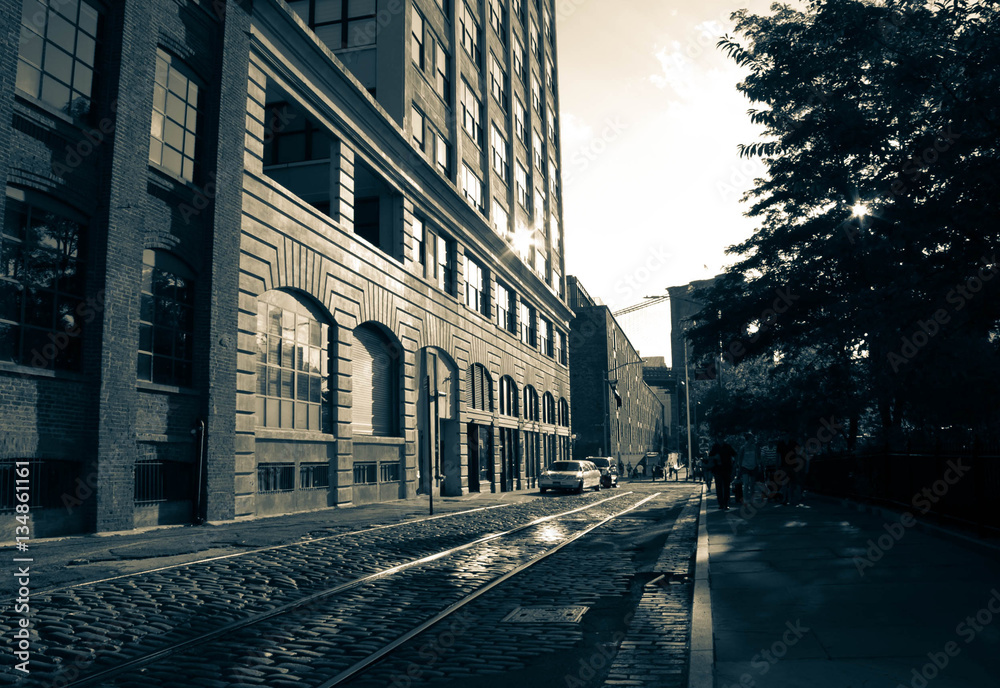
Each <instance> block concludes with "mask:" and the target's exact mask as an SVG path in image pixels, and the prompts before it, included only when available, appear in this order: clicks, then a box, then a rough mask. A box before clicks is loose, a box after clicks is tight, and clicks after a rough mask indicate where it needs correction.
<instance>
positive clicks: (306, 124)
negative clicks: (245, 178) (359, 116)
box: [264, 101, 330, 165]
mask: <svg viewBox="0 0 1000 688" xmlns="http://www.w3.org/2000/svg"><path fill="white" fill-rule="evenodd" d="M329 158H330V137H329V136H328V135H327V133H326V131H325V130H323V129H321V128H320V127H319V126H317V125H316V123H315V122H313V121H312V119H310V118H309V117H306V116H305V115H304V114H302V113H301V112H297V111H295V110H293V109H292V108H291V106H289V104H288V103H285V102H280V101H279V102H276V103H268V105H267V122H266V123H265V125H264V164H265V165H281V164H285V163H292V162H306V161H310V160H329Z"/></svg>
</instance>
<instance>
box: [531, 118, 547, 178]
mask: <svg viewBox="0 0 1000 688" xmlns="http://www.w3.org/2000/svg"><path fill="white" fill-rule="evenodd" d="M534 134H535V135H534V136H533V137H532V138H531V152H532V155H533V156H534V162H535V171H536V172H538V173H539V174H545V157H544V156H543V155H542V135H541V134H540V133H539V131H538V130H537V129H535V130H534Z"/></svg>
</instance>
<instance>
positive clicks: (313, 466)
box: [299, 463, 330, 490]
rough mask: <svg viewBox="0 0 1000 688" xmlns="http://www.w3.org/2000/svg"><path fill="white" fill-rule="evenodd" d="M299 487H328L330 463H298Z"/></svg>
mask: <svg viewBox="0 0 1000 688" xmlns="http://www.w3.org/2000/svg"><path fill="white" fill-rule="evenodd" d="M299 487H301V488H302V489H304V490H308V489H312V488H319V487H330V465H329V464H326V463H304V464H302V465H300V466H299Z"/></svg>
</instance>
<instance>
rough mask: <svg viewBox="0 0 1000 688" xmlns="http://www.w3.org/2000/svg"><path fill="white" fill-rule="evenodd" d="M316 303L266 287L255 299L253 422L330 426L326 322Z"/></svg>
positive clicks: (290, 426)
mask: <svg viewBox="0 0 1000 688" xmlns="http://www.w3.org/2000/svg"><path fill="white" fill-rule="evenodd" d="M323 320H324V318H323V315H322V313H321V312H320V311H319V309H317V308H315V307H313V306H311V305H309V304H307V303H305V302H303V301H300V300H299V299H297V298H296V297H294V296H292V295H291V294H288V293H285V292H281V291H271V292H268V293H266V294H264V296H262V297H261V299H260V300H259V301H258V302H257V424H258V425H260V426H261V427H265V428H284V429H288V430H312V431H314V432H326V433H329V432H333V422H332V401H331V395H330V365H329V363H330V350H329V343H330V327H329V325H327V324H326V323H325V322H323Z"/></svg>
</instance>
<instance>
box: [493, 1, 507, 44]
mask: <svg viewBox="0 0 1000 688" xmlns="http://www.w3.org/2000/svg"><path fill="white" fill-rule="evenodd" d="M504 1H505V0H489V3H490V26H492V27H493V30H494V31H495V32H496V34H497V36H498V37H499V38H500V42H501V43H503V44H504V45H507V10H506V8H504V6H503V2H504Z"/></svg>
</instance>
